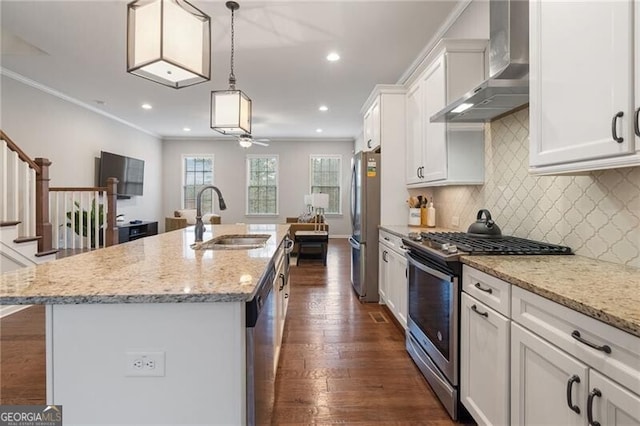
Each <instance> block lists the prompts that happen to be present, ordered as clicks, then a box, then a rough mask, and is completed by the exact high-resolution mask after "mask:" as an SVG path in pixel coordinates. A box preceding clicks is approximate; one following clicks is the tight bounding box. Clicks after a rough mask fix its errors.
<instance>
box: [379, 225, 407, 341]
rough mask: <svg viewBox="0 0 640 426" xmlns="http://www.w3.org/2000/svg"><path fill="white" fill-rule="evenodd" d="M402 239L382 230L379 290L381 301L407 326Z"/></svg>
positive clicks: (404, 261) (405, 266)
mask: <svg viewBox="0 0 640 426" xmlns="http://www.w3.org/2000/svg"><path fill="white" fill-rule="evenodd" d="M404 252H405V251H404V248H403V246H402V239H401V238H400V237H398V236H396V235H393V234H390V233H388V232H386V231H383V230H380V243H379V277H378V283H379V292H380V302H381V303H384V304H386V305H387V307H388V308H389V310H390V311H391V313H393V315H394V316H395V317H396V319H397V320H398V322H399V323H400V324H401V325H402V326H403V327H404V328H405V329H406V328H407V310H408V305H407V303H408V302H407V298H408V288H407V260H406V258H405V256H404Z"/></svg>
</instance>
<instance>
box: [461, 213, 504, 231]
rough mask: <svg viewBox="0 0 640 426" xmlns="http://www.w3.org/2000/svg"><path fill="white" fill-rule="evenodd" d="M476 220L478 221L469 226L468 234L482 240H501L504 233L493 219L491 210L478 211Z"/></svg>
mask: <svg viewBox="0 0 640 426" xmlns="http://www.w3.org/2000/svg"><path fill="white" fill-rule="evenodd" d="M483 216H484V217H483ZM476 219H477V220H476V221H475V222H474V223H472V224H471V226H469V229H467V234H469V235H472V236H474V237H481V238H500V237H501V236H502V231H500V227H499V226H498V225H496V223H495V222H494V221H493V219H491V213H489V210H486V209H482V210H478V215H477V216H476Z"/></svg>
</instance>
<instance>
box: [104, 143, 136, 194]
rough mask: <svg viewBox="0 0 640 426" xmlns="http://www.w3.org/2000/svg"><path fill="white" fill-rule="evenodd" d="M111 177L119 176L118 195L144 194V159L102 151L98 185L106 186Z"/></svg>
mask: <svg viewBox="0 0 640 426" xmlns="http://www.w3.org/2000/svg"><path fill="white" fill-rule="evenodd" d="M110 177H114V178H118V196H123V197H130V196H133V195H142V188H143V184H144V160H138V159H137V158H131V157H125V156H124V155H118V154H113V153H111V152H106V151H101V152H100V182H99V183H98V185H99V186H106V184H107V178H110Z"/></svg>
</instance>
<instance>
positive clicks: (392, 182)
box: [357, 84, 408, 224]
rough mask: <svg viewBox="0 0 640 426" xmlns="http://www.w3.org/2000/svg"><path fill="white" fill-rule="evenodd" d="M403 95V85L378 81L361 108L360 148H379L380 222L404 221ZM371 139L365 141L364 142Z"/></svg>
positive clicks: (368, 149)
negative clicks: (361, 143)
mask: <svg viewBox="0 0 640 426" xmlns="http://www.w3.org/2000/svg"><path fill="white" fill-rule="evenodd" d="M405 96H406V90H405V88H404V86H399V85H390V84H379V85H377V86H375V87H374V89H373V91H372V92H371V94H370V95H369V97H368V98H367V101H366V102H365V103H364V105H363V107H362V110H361V112H362V114H363V116H364V117H365V118H364V126H365V127H364V129H363V136H364V138H363V139H364V142H363V143H364V146H361V145H357V146H358V147H362V149H363V150H364V151H371V150H373V149H374V148H378V149H380V154H381V161H380V167H379V171H380V199H381V200H384V202H383V203H381V205H380V223H386V224H398V223H406V221H407V205H406V202H405V201H406V199H407V197H408V194H407V187H406V185H405V181H404V174H403V173H402V170H403V169H404V162H405ZM369 140H371V141H372V142H369V144H367V141H369Z"/></svg>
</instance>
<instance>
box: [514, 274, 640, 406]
mask: <svg viewBox="0 0 640 426" xmlns="http://www.w3.org/2000/svg"><path fill="white" fill-rule="evenodd" d="M511 310H512V313H511V318H512V320H513V321H515V322H517V323H519V324H521V325H523V326H524V327H526V328H528V329H529V330H531V331H532V332H534V333H535V334H538V335H539V336H541V337H542V338H544V339H546V340H548V341H549V342H551V343H553V344H555V345H556V346H558V347H559V348H560V349H562V350H564V351H565V352H567V353H569V354H571V355H573V356H574V357H576V358H577V359H579V360H582V361H583V362H585V363H586V364H588V365H589V366H591V367H593V368H595V369H596V370H598V371H600V372H601V373H603V374H604V375H606V376H608V377H610V378H612V379H613V380H615V381H617V382H618V383H620V384H622V385H623V386H625V387H627V388H628V389H630V390H631V391H633V392H634V393H636V394H640V379H639V378H640V338H638V337H636V336H633V335H631V334H629V333H625V332H624V331H622V330H618V329H617V328H615V327H611V326H609V325H607V324H605V323H603V322H601V321H598V320H595V319H593V318H591V317H588V316H586V315H584V314H581V313H579V312H576V311H574V310H572V309H569V308H567V307H565V306H562V305H560V304H558V303H556V302H553V301H551V300H548V299H545V298H543V297H541V296H538V295H536V294H533V293H531V292H529V291H526V290H523V289H521V288H520V287H516V286H513V288H512V304H511ZM576 332H578V333H579V338H580V339H583V340H584V341H585V342H588V343H590V344H591V345H593V346H597V347H600V348H603V349H604V347H605V346H606V347H608V349H605V350H606V352H605V350H602V349H601V350H599V349H596V348H593V347H591V346H589V345H588V344H586V343H584V342H581V341H579V340H578V339H577V338H576V337H574V336H573V335H572V334H576Z"/></svg>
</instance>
